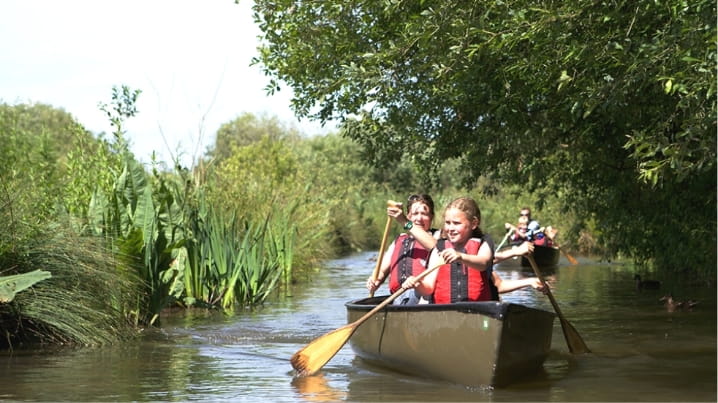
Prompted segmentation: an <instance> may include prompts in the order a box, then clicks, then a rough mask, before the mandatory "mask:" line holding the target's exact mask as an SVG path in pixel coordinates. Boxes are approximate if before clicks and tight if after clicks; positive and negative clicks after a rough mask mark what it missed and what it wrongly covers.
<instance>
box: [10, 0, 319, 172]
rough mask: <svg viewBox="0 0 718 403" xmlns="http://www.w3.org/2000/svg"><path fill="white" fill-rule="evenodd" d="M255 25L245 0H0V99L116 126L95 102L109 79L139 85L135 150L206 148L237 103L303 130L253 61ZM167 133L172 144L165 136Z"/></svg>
mask: <svg viewBox="0 0 718 403" xmlns="http://www.w3.org/2000/svg"><path fill="white" fill-rule="evenodd" d="M258 34H259V30H258V28H257V27H256V26H255V24H254V22H253V21H252V17H251V2H250V1H246V0H241V1H240V3H239V5H237V4H235V3H234V1H233V0H205V1H201V0H191V1H190V0H185V1H171V0H146V1H142V0H126V1H115V0H113V1H92V0H67V1H62V2H58V1H53V0H5V1H2V2H0V38H2V40H0V101H2V102H6V103H17V102H40V103H46V104H50V105H53V106H55V107H59V108H63V109H65V110H66V111H68V112H70V113H71V114H73V115H74V116H75V117H76V118H77V119H78V120H79V121H80V123H82V124H83V125H85V126H86V127H87V128H88V129H90V130H92V131H93V132H96V133H99V132H103V131H104V132H110V131H111V130H112V129H111V127H110V124H109V122H108V120H107V118H106V117H105V115H104V113H103V112H101V111H100V110H99V108H98V103H100V102H103V103H109V102H110V98H111V93H112V87H113V86H120V85H128V86H130V87H131V88H133V89H141V90H142V91H143V92H142V95H140V98H139V101H138V104H137V107H138V110H139V114H138V115H137V116H136V117H134V118H131V119H130V120H129V121H128V122H127V125H126V129H127V132H128V138H129V140H130V142H131V143H132V144H133V151H134V152H135V154H136V155H137V156H138V157H139V158H140V159H142V160H145V161H148V160H149V156H150V154H151V152H152V151H153V150H154V151H156V152H158V155H159V156H160V159H163V160H165V161H169V160H170V152H174V151H176V149H177V148H178V147H179V148H181V149H182V150H183V153H184V158H183V160H182V161H183V163H184V164H186V165H189V164H190V163H191V160H192V157H194V156H195V155H196V154H195V153H198V154H197V155H201V154H202V152H203V151H204V150H205V148H206V146H207V145H208V144H210V143H211V142H212V141H213V140H214V133H215V132H216V130H217V129H218V128H219V126H220V125H221V124H223V123H225V122H228V121H230V120H232V119H234V118H235V117H236V116H238V115H239V114H241V113H244V112H250V113H254V114H257V115H261V114H269V115H275V116H277V117H278V118H279V119H280V121H282V122H284V123H286V124H288V125H296V126H297V127H298V128H299V129H300V130H302V131H303V132H305V133H307V134H314V133H317V132H326V131H327V130H329V128H324V129H322V128H320V126H319V124H318V123H313V122H307V121H303V122H298V121H297V120H296V118H295V117H294V116H293V114H292V112H291V110H290V109H289V99H290V96H291V94H290V93H289V91H288V90H287V89H286V88H285V89H284V90H283V91H281V92H280V93H279V94H276V95H274V96H272V97H269V96H267V95H266V94H265V92H264V86H265V85H266V84H267V83H268V79H267V78H266V77H265V76H264V75H263V74H262V73H261V71H260V69H259V67H257V66H254V67H250V66H249V63H250V60H251V58H252V56H253V55H254V54H255V50H256V46H257V35H258ZM162 135H164V136H165V138H166V141H167V143H168V144H167V145H166V144H165V141H164V140H163V139H162Z"/></svg>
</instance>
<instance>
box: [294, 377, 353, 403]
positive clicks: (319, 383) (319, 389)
mask: <svg viewBox="0 0 718 403" xmlns="http://www.w3.org/2000/svg"><path fill="white" fill-rule="evenodd" d="M292 386H294V387H295V388H296V390H297V393H298V394H299V396H301V397H302V398H303V399H304V400H307V401H310V402H336V401H340V400H346V392H345V391H343V390H339V389H337V388H333V387H332V386H330V385H329V383H328V382H327V380H326V378H325V377H324V374H322V373H319V374H317V375H313V376H304V377H295V378H294V379H292Z"/></svg>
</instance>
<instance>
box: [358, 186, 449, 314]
mask: <svg viewBox="0 0 718 403" xmlns="http://www.w3.org/2000/svg"><path fill="white" fill-rule="evenodd" d="M402 208H403V206H402V204H401V203H398V204H397V205H394V206H389V207H387V215H389V216H390V217H392V218H394V220H396V222H397V223H399V225H401V226H402V227H403V228H404V230H405V231H406V232H405V233H402V234H401V235H399V236H398V237H397V238H396V239H395V240H394V242H393V243H392V244H391V245H390V246H389V247H388V248H387V250H386V252H385V253H384V256H382V257H381V259H382V261H381V266H380V268H379V273H378V274H377V278H376V280H375V279H373V278H372V277H371V276H370V277H369V278H368V279H367V282H366V288H367V289H368V290H369V291H371V292H374V291H375V290H376V289H377V288H379V286H381V284H382V283H383V282H384V281H385V280H386V278H387V276H388V277H389V291H390V292H391V293H392V294H393V293H395V292H396V291H397V290H399V288H401V284H402V283H403V282H404V280H406V278H408V277H409V276H418V275H419V274H421V272H423V271H424V270H425V269H426V267H427V262H428V260H429V253H430V251H431V249H432V248H433V247H434V245H435V244H436V238H438V237H439V233H440V232H439V230H437V229H433V228H431V225H432V222H433V220H434V200H433V199H432V198H431V196H429V195H427V194H420V195H419V194H417V195H411V196H410V197H409V199H408V206H407V215H406V216H405V215H404V211H403V209H402ZM422 302H423V303H426V302H427V301H426V300H423V301H422V300H420V298H419V297H418V296H416V295H415V293H414V292H413V290H409V291H407V292H405V293H404V294H403V295H402V296H401V297H399V298H397V299H395V300H394V304H416V303H422Z"/></svg>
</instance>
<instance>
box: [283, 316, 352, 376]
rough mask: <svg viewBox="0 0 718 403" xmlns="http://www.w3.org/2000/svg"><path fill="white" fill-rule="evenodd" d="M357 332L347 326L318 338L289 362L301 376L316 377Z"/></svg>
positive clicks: (295, 354)
mask: <svg viewBox="0 0 718 403" xmlns="http://www.w3.org/2000/svg"><path fill="white" fill-rule="evenodd" d="M354 330H356V326H353V325H347V326H344V327H340V328H339V329H336V330H333V331H331V332H329V333H327V334H325V335H323V336H320V337H317V338H316V339H314V340H313V341H312V342H311V343H309V344H307V345H306V346H305V347H304V348H303V349H301V350H299V351H297V352H296V353H294V355H293V356H292V358H291V359H290V360H289V361H290V362H291V363H292V367H294V369H295V370H296V371H297V375H299V376H310V375H314V374H315V373H316V372H317V371H319V370H320V369H321V368H322V367H323V366H324V364H326V363H327V362H328V361H329V360H331V359H332V357H334V355H335V354H336V353H338V352H339V350H341V348H342V347H343V346H344V344H346V342H347V340H349V338H350V337H351V336H352V334H353V333H354Z"/></svg>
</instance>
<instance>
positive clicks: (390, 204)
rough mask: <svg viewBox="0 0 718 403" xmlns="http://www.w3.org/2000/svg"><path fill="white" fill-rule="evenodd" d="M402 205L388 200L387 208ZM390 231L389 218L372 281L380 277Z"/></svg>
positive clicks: (372, 292)
mask: <svg viewBox="0 0 718 403" xmlns="http://www.w3.org/2000/svg"><path fill="white" fill-rule="evenodd" d="M399 204H401V203H397V202H395V201H393V200H387V202H386V206H387V207H398V205H399ZM389 229H391V217H387V219H386V225H385V226H384V236H382V238H381V246H380V247H379V257H377V258H376V266H375V267H374V271H373V272H372V274H371V279H372V280H373V281H376V278H377V276H378V275H379V269H380V268H381V262H382V260H383V258H384V250H386V241H387V240H388V239H389ZM369 296H370V297H373V296H374V291H371V292H370V293H369Z"/></svg>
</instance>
